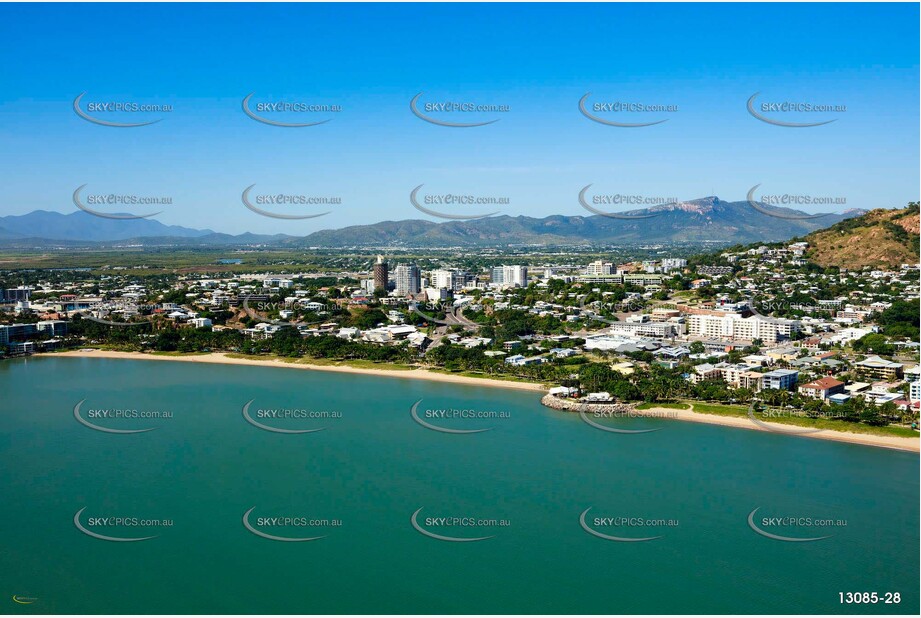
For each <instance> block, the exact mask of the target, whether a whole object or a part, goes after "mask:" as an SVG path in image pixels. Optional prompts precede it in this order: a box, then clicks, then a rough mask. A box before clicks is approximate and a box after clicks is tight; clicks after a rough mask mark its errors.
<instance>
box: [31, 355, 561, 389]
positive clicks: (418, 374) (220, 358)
mask: <svg viewBox="0 0 921 618" xmlns="http://www.w3.org/2000/svg"><path fill="white" fill-rule="evenodd" d="M42 356H79V357H86V358H121V359H129V360H160V361H174V362H182V363H214V364H220V365H256V366H261V367H287V368H290V369H309V370H311V371H333V372H336V373H353V374H362V375H369V376H384V377H388V378H412V379H416V380H430V381H432V382H450V383H452V384H465V385H467V386H490V387H497V388H513V389H518V390H525V391H540V392H546V390H547V389H546V388H545V387H544V386H543V385H541V384H532V383H530V382H511V381H507V380H490V379H489V378H473V377H467V376H455V375H450V374H445V373H437V372H434V371H426V370H425V369H371V368H367V369H366V368H362V367H349V366H347V365H311V364H309V363H303V362H300V361H298V362H285V361H283V360H278V359H264V360H261V359H251V358H232V357H229V356H227V355H226V354H221V353H217V352H213V353H211V354H194V355H188V356H165V355H159V354H144V353H142V352H111V351H108V350H75V351H72V352H55V353H52V354H42Z"/></svg>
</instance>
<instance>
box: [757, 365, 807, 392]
mask: <svg viewBox="0 0 921 618" xmlns="http://www.w3.org/2000/svg"><path fill="white" fill-rule="evenodd" d="M798 376H799V372H798V371H794V370H792V369H775V370H774V371H769V372H767V373H765V374H762V375H761V386H762V388H763V389H764V390H767V389H769V388H772V389H775V390H781V391H792V390H793V387H794V386H796V379H797V377H798Z"/></svg>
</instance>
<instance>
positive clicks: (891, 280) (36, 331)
mask: <svg viewBox="0 0 921 618" xmlns="http://www.w3.org/2000/svg"><path fill="white" fill-rule="evenodd" d="M808 248H809V247H808V243H806V242H791V243H781V244H776V243H775V244H771V245H762V246H754V247H748V248H734V249H731V250H727V251H723V252H721V253H720V252H717V253H712V254H708V255H704V256H697V257H688V258H682V257H669V256H667V255H665V256H662V257H660V258H658V259H648V260H643V261H627V262H624V263H617V262H616V261H613V260H612V261H606V260H604V259H597V260H593V261H590V262H588V263H577V261H578V256H567V257H566V258H564V259H562V260H561V263H542V264H535V263H528V264H501V265H495V266H483V267H481V268H480V269H479V270H472V269H464V268H461V267H457V266H456V265H453V264H452V263H451V260H450V259H448V258H445V259H444V260H443V262H444V263H443V264H441V266H439V267H436V268H426V269H424V270H423V269H422V268H420V266H418V265H417V264H416V263H414V262H412V261H409V260H405V259H396V260H395V259H393V258H388V257H387V256H385V255H379V256H377V257H376V258H372V259H371V260H368V263H367V264H366V266H365V267H364V268H355V269H345V270H328V271H325V272H316V271H315V269H313V270H312V271H311V272H303V273H291V274H286V275H283V276H281V275H278V274H272V273H266V272H257V271H254V272H233V273H226V272H225V273H221V272H204V271H203V270H206V269H197V270H202V272H185V273H174V274H160V273H158V274H147V273H145V272H144V269H137V268H131V267H103V268H100V269H97V270H90V269H71V270H68V269H48V270H30V271H21V270H17V271H6V272H3V273H2V278H0V282H2V283H3V286H4V287H3V288H2V290H0V299H2V314H0V316H2V320H3V322H4V324H2V325H0V346H2V350H3V353H4V355H5V356H7V357H14V356H21V355H28V354H34V353H40V352H53V351H58V350H65V349H75V348H87V347H93V348H95V347H102V348H107V349H114V350H125V351H135V352H137V351H149V352H160V353H169V352H174V353H175V352H187V353H196V352H197V353H203V352H205V353H207V352H218V351H220V352H226V353H231V354H241V355H255V356H261V355H273V356H280V357H298V358H300V357H302V358H306V359H315V360H317V361H321V360H322V361H325V362H333V361H334V362H373V363H380V364H397V365H405V366H413V367H419V368H427V369H433V370H441V371H451V372H457V373H464V374H469V375H480V376H485V377H494V378H499V379H515V380H526V381H533V382H540V383H543V384H547V385H550V386H552V389H551V391H550V392H551V394H552V395H554V396H557V397H561V398H566V399H570V400H575V401H579V402H585V403H601V402H612V401H634V402H642V401H645V402H671V401H683V400H690V401H701V402H712V403H721V404H729V405H749V404H751V403H752V402H758V403H759V404H764V405H770V406H775V407H782V408H784V409H789V410H794V411H795V412H796V413H798V414H802V415H803V416H804V417H810V416H811V417H813V418H831V419H840V420H842V421H844V422H851V423H863V424H867V425H876V426H883V425H890V424H891V425H901V426H904V427H911V428H916V427H917V420H918V410H919V406H921V370H919V367H918V363H917V358H918V352H919V344H918V339H919V337H918V301H919V284H918V280H919V265H918V264H903V265H901V267H900V268H897V269H893V270H875V269H869V268H867V269H863V270H847V269H839V268H827V269H823V268H820V267H818V266H816V265H814V264H811V263H810V262H809V261H808V260H807V259H806V257H805V255H806V252H807V250H808ZM516 257H518V258H519V259H520V258H521V256H520V255H519V256H516ZM522 261H525V260H522ZM222 262H223V263H224V264H227V263H231V264H237V263H240V262H242V260H222ZM563 262H565V263H563Z"/></svg>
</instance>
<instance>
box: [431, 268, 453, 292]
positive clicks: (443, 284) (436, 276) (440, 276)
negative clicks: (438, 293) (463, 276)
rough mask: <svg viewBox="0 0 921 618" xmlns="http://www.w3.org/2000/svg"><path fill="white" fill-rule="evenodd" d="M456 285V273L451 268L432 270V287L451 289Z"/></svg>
mask: <svg viewBox="0 0 921 618" xmlns="http://www.w3.org/2000/svg"><path fill="white" fill-rule="evenodd" d="M455 286H457V273H456V272H454V271H453V270H433V271H432V287H434V288H437V289H442V288H443V289H446V290H453V289H454V288H455Z"/></svg>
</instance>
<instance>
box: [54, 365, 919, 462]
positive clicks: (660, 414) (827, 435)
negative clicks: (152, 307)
mask: <svg viewBox="0 0 921 618" xmlns="http://www.w3.org/2000/svg"><path fill="white" fill-rule="evenodd" d="M43 356H46V355H43ZM47 356H70V357H83V358H114V359H119V358H120V359H131V360H151V361H170V362H180V363H213V364H221V365H251V366H260V367H283V368H287V369H306V370H310V371H331V372H336V373H352V374H361V375H370V376H385V377H391V378H409V379H415V380H430V381H433V382H448V383H452V384H462V385H467V386H486V387H490V388H511V389H516V390H523V391H532V392H542V393H545V392H546V391H547V388H546V387H545V386H544V385H541V384H531V383H527V382H509V381H505V380H490V379H488V378H474V377H468V376H456V375H450V374H444V373H438V372H434V371H426V370H424V369H405V370H400V369H372V368H363V367H349V366H347V365H312V364H309V363H304V362H301V361H297V362H285V361H283V360H279V359H251V358H235V357H231V356H228V355H227V354H223V353H217V352H213V353H210V354H198V355H188V356H165V355H156V354H144V353H141V352H112V351H108V350H95V349H85V350H74V351H69V352H56V353H52V354H47ZM632 414H633V415H635V416H648V417H655V418H666V419H670V420H678V421H685V422H691V423H706V424H709V425H720V426H722V427H733V428H736V429H748V430H753V431H772V430H773V433H777V434H779V435H788V436H791V437H797V438H799V437H802V438H815V439H819V440H833V441H836V442H848V443H850V444H861V445H864V446H876V447H880V448H889V449H896V450H901V451H909V452H912V453H918V452H919V451H921V440H919V438H902V437H898V436H877V435H872V434H864V433H852V432H845V431H831V430H825V431H819V432H812V433H809V432H804V428H802V427H796V426H793V425H784V424H782V423H761V424H760V425H758V424H755V423H753V422H752V421H751V420H750V419H748V418H745V417H739V416H721V415H718V414H705V413H701V412H694V411H693V410H676V409H672V408H648V409H645V410H634V411H633V413H632Z"/></svg>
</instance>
